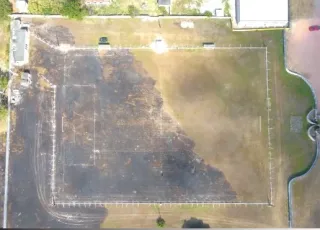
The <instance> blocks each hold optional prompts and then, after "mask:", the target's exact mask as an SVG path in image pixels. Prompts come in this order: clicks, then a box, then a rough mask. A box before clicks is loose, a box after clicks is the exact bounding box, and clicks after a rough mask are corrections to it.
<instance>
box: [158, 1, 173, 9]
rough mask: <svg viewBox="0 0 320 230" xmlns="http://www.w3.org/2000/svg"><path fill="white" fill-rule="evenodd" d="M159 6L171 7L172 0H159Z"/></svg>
mask: <svg viewBox="0 0 320 230" xmlns="http://www.w3.org/2000/svg"><path fill="white" fill-rule="evenodd" d="M158 5H159V6H164V7H167V6H171V0H158Z"/></svg>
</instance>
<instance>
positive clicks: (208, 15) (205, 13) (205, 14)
mask: <svg viewBox="0 0 320 230" xmlns="http://www.w3.org/2000/svg"><path fill="white" fill-rule="evenodd" d="M204 16H207V17H208V18H210V17H212V12H210V11H209V10H207V11H205V12H204Z"/></svg>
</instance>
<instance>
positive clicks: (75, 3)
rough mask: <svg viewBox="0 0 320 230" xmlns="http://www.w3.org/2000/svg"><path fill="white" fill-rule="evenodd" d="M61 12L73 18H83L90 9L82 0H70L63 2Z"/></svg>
mask: <svg viewBox="0 0 320 230" xmlns="http://www.w3.org/2000/svg"><path fill="white" fill-rule="evenodd" d="M61 14H62V15H63V16H67V17H68V18H71V19H77V20H81V19H83V17H84V16H86V15H88V10H87V9H86V8H83V7H82V5H81V0H68V1H65V2H64V3H63V6H62V9H61Z"/></svg>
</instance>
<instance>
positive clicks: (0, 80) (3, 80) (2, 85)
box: [0, 75, 9, 91]
mask: <svg viewBox="0 0 320 230" xmlns="http://www.w3.org/2000/svg"><path fill="white" fill-rule="evenodd" d="M8 81H9V79H8V77H7V76H2V75H0V90H1V91H3V90H5V89H6V88H7V86H8Z"/></svg>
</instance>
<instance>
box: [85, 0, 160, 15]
mask: <svg viewBox="0 0 320 230" xmlns="http://www.w3.org/2000/svg"><path fill="white" fill-rule="evenodd" d="M143 3H144V4H145V5H144V6H143ZM130 5H133V6H134V7H135V8H136V9H137V10H138V11H139V14H148V15H159V14H161V11H160V10H159V8H158V4H157V1H154V0H146V1H143V0H137V1H132V0H122V1H113V2H112V4H111V5H109V6H99V7H91V9H92V11H93V13H94V14H97V15H128V14H129V13H130V12H129V8H128V6H130Z"/></svg>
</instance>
